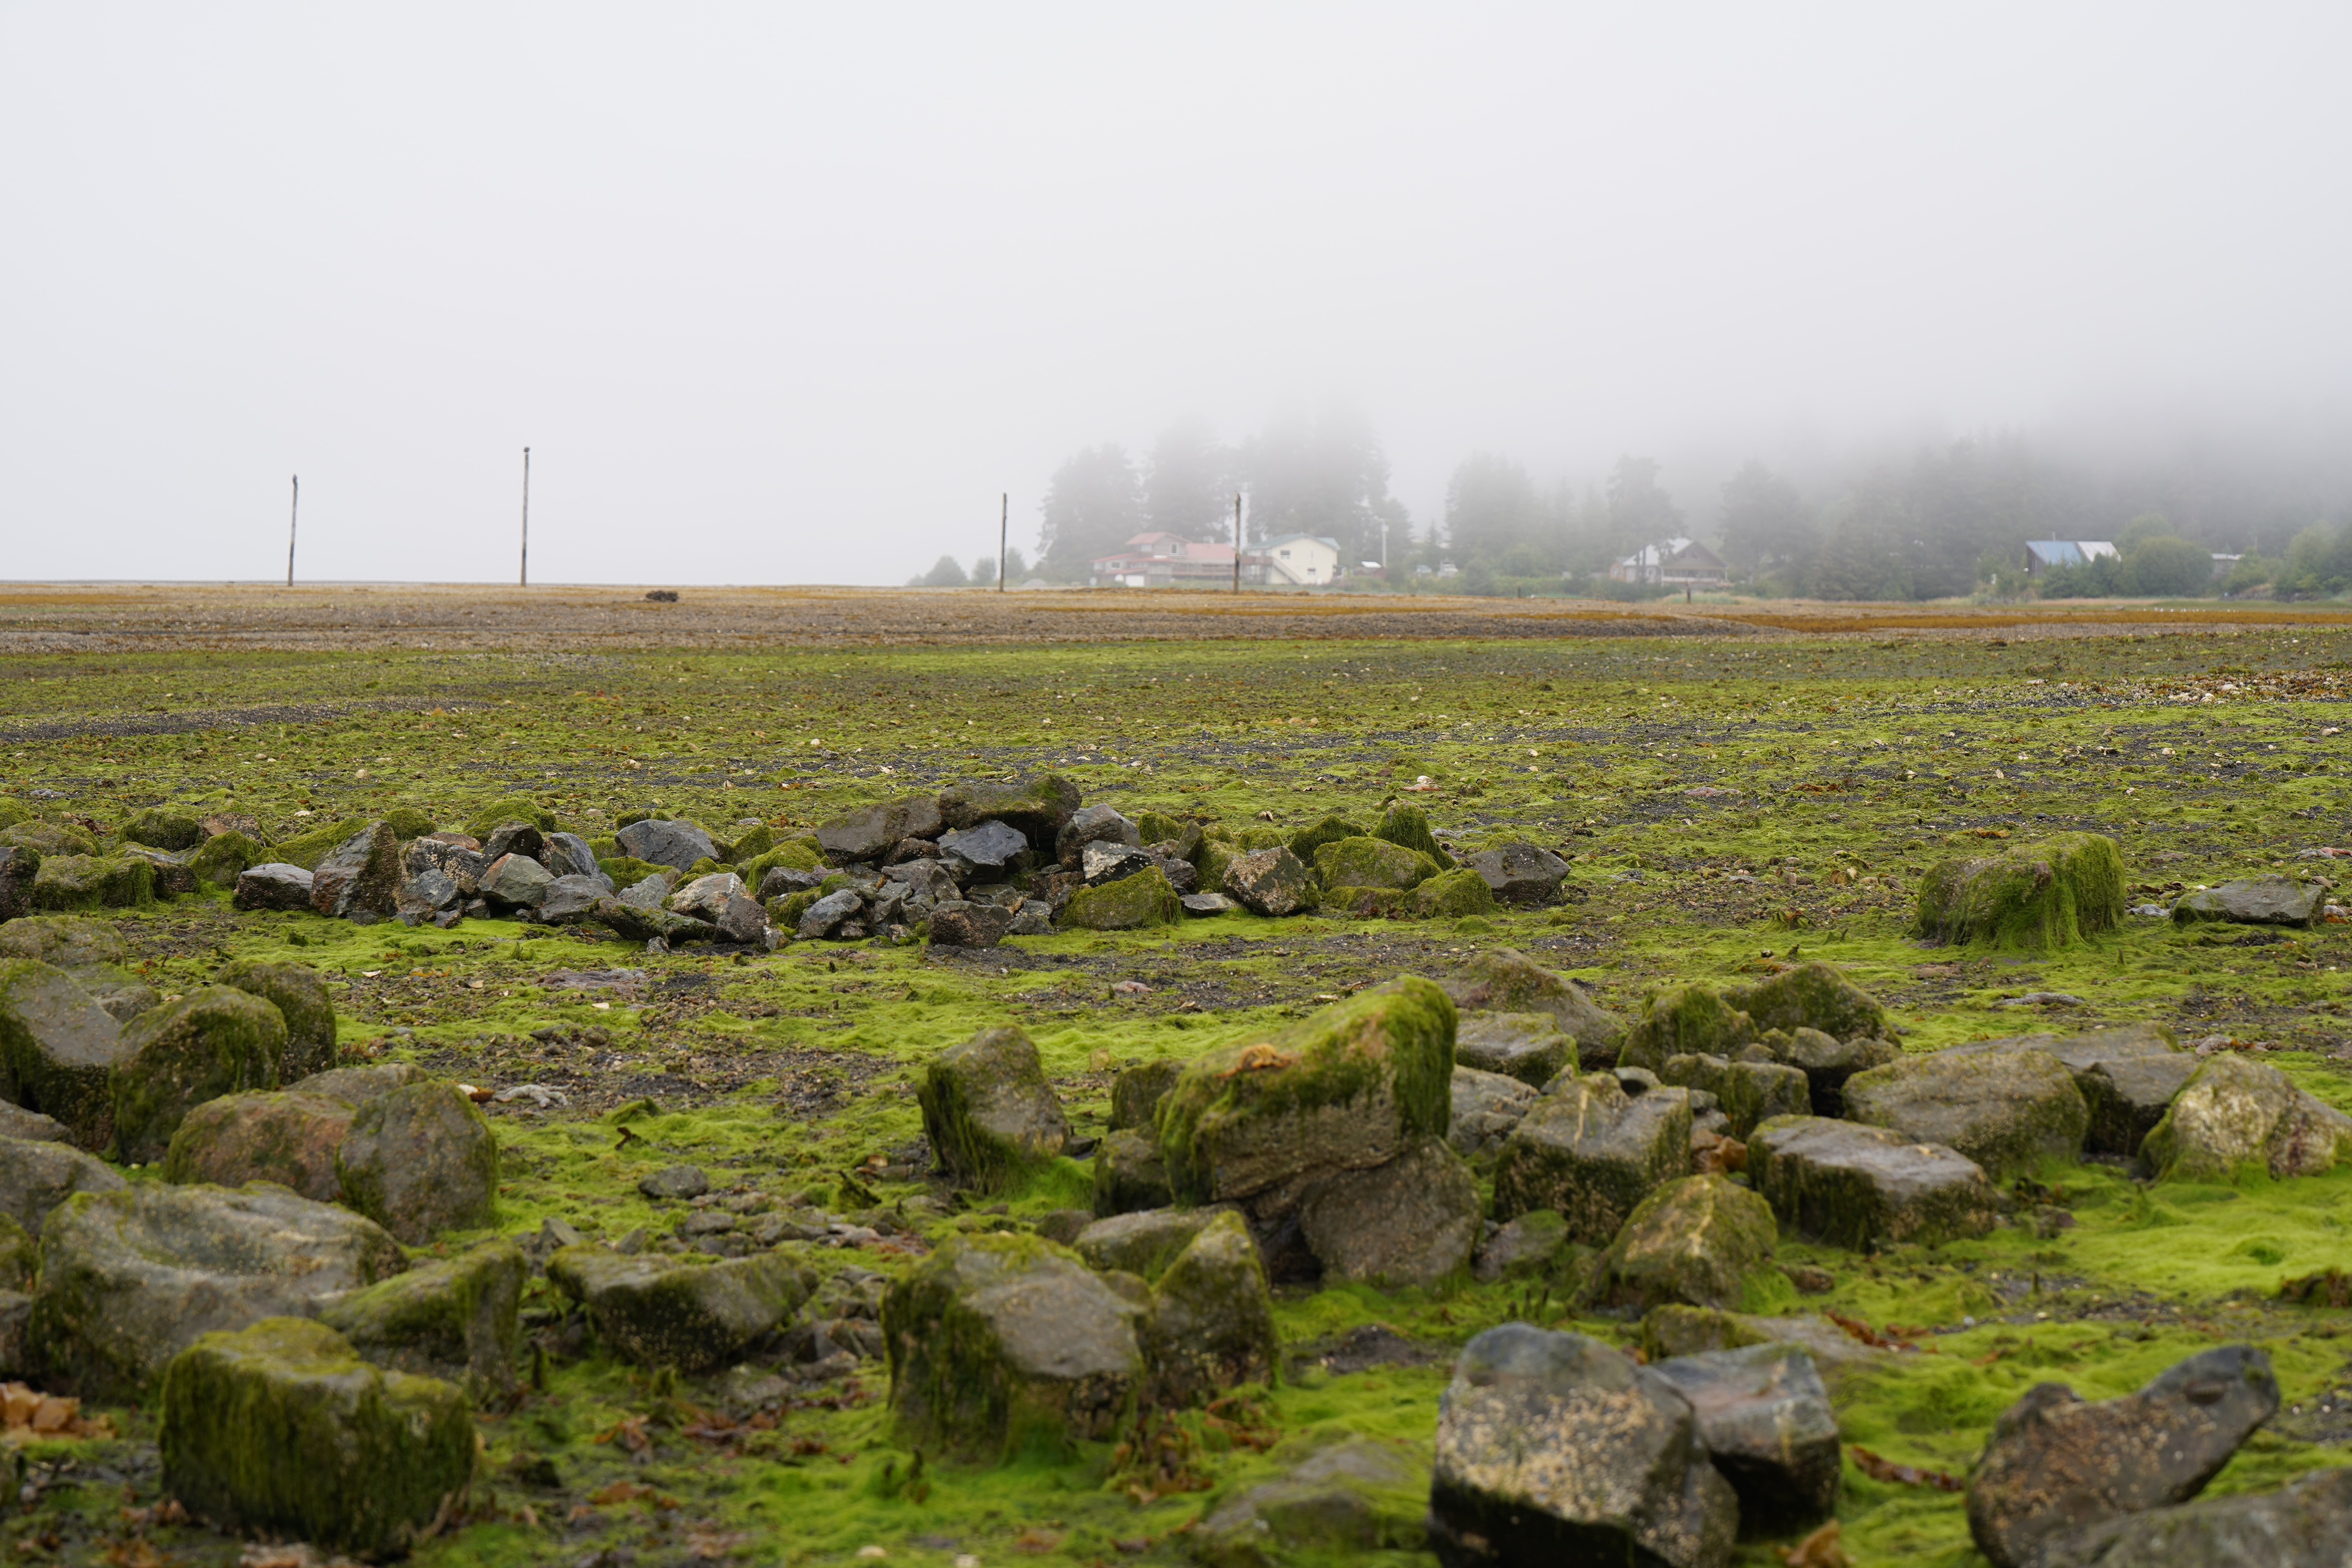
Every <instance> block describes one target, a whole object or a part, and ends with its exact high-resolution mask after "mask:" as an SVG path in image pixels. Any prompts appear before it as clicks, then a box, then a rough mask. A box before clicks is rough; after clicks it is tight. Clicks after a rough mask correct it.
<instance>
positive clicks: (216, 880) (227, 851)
mask: <svg viewBox="0 0 2352 1568" xmlns="http://www.w3.org/2000/svg"><path fill="white" fill-rule="evenodd" d="M268 859H269V849H268V846H267V845H265V844H263V843H262V842H261V841H260V840H259V839H257V838H254V837H249V836H247V835H246V834H243V833H237V832H233V831H232V832H228V833H215V834H214V835H213V836H212V837H210V838H207V839H205V841H204V842H203V843H202V844H199V845H198V846H196V849H195V853H194V854H193V855H190V856H189V857H188V869H189V870H191V871H193V872H194V873H195V876H196V880H197V881H199V882H201V883H203V884H204V885H205V887H208V888H234V887H236V879H237V878H238V876H240V875H241V874H242V873H244V872H246V871H247V870H249V869H251V868H253V867H256V866H259V865H262V864H265V863H266V862H267V861H268Z"/></svg>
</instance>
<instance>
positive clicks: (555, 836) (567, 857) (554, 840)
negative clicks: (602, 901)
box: [539, 833, 612, 892]
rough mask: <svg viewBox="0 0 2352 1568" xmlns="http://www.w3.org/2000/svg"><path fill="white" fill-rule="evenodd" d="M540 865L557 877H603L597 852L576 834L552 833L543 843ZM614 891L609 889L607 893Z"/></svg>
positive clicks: (540, 852)
mask: <svg viewBox="0 0 2352 1568" xmlns="http://www.w3.org/2000/svg"><path fill="white" fill-rule="evenodd" d="M539 863H540V864H541V865H542V866H544V867H546V868H547V869H548V871H549V873H550V874H551V875H553V876H556V877H601V876H603V875H604V872H603V871H602V870H600V869H599V868H597V865H596V851H595V850H593V849H592V848H590V847H588V841H587V840H586V839H585V838H583V837H580V835H578V834H576V833H551V834H548V835H547V836H546V837H545V838H544V839H543V840H542V841H541V846H540V851H539ZM611 890H612V889H609V888H607V889H605V891H607V892H610V891H611Z"/></svg>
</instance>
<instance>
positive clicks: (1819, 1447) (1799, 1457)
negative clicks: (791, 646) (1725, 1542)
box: [1653, 1344, 1844, 1534]
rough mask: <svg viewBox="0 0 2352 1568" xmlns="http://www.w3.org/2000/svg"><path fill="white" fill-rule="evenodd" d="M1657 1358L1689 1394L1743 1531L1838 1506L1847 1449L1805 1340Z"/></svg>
mask: <svg viewBox="0 0 2352 1568" xmlns="http://www.w3.org/2000/svg"><path fill="white" fill-rule="evenodd" d="M1653 1364H1654V1365H1655V1366H1656V1368H1657V1371H1658V1375H1659V1376H1661V1377H1663V1378H1664V1379H1665V1380H1666V1381H1667V1382H1669V1383H1671V1384H1674V1385H1675V1388H1676V1389H1677V1390H1679V1391H1680V1392H1681V1394H1682V1396H1683V1397H1684V1398H1685V1399H1687V1400H1689V1401H1690V1403H1691V1410H1692V1411H1693V1413H1694V1414H1696V1415H1697V1416H1698V1431H1699V1436H1700V1437H1701V1438H1702V1439H1703V1440H1704V1441H1705V1442H1706V1453H1707V1460H1708V1462H1709V1463H1711V1464H1712V1465H1714V1466H1715V1468H1716V1470H1717V1473H1719V1474H1720V1475H1721V1476H1722V1477H1723V1479H1725V1480H1727V1481H1729V1482H1730V1483H1731V1489H1732V1490H1734V1491H1736V1492H1738V1494H1739V1523H1740V1528H1741V1530H1742V1531H1745V1532H1748V1533H1750V1534H1762V1533H1767V1532H1769V1533H1774V1534H1780V1533H1788V1532H1791V1531H1801V1530H1809V1529H1811V1528H1812V1527H1814V1526H1816V1525H1818V1524H1819V1523H1821V1521H1823V1520H1825V1519H1827V1518H1829V1517H1830V1515H1831V1514H1832V1513H1833V1512H1835V1511H1836V1508H1837V1499H1838V1491H1839V1488H1840V1483H1841V1482H1842V1481H1843V1470H1844V1462H1843V1461H1844V1448H1843V1445H1842V1444H1841V1443H1840V1442H1839V1439H1838V1424H1837V1413H1836V1411H1835V1410H1834V1409H1832V1406H1831V1405H1830V1396H1829V1390H1828V1389H1826V1388H1825V1387H1823V1386H1822V1377H1821V1373H1819V1372H1818V1371H1816V1370H1815V1368H1814V1366H1813V1359H1812V1357H1811V1356H1810V1355H1808V1354H1807V1353H1806V1352H1804V1350H1803V1349H1801V1347H1799V1346H1796V1345H1790V1344H1766V1345H1751V1346H1747V1347H1744V1348H1741V1349H1738V1350H1719V1351H1707V1352H1702V1353H1700V1354H1697V1355H1687V1356H1675V1357H1669V1358H1667V1359H1665V1360H1664V1361H1661V1362H1656V1363H1653Z"/></svg>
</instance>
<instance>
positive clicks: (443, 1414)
mask: <svg viewBox="0 0 2352 1568" xmlns="http://www.w3.org/2000/svg"><path fill="white" fill-rule="evenodd" d="M156 1437H157V1442H158V1444H159V1446H160V1447H161V1448H162V1451H163V1485H164V1487H165V1489H167V1490H168V1491H169V1492H170V1493H171V1495H172V1496H173V1497H174V1498H176V1499H177V1500H179V1501H180V1503H181V1504H182V1506H184V1507H185V1508H186V1509H187V1510H189V1511H190V1512H192V1513H194V1514H196V1515H197V1516H199V1517H200V1518H204V1519H207V1520H210V1521H213V1522H215V1523H216V1524H219V1525H221V1526H222V1527H223V1528H225V1529H228V1530H232V1531H240V1532H252V1531H260V1532H265V1533H268V1534H274V1535H292V1536H296V1537H299V1538H301V1539H304V1540H309V1541H314V1542H319V1543H320V1544H321V1545H326V1546H330V1547H341V1548H346V1549H349V1550H351V1551H354V1552H362V1553H365V1554H368V1555H371V1556H376V1555H381V1556H399V1555H402V1554H404V1553H405V1552H407V1550H408V1549H409V1547H410V1546H411V1545H413V1544H414V1543H415V1542H417V1541H419V1540H421V1539H422V1538H423V1537H424V1536H425V1535H426V1534H427V1533H429V1532H430V1531H432V1530H433V1529H434V1528H436V1526H437V1524H438V1523H439V1522H440V1521H442V1520H443V1519H445V1518H446V1514H447V1512H448V1510H450V1509H451V1508H452V1507H453V1506H454V1505H455V1503H456V1502H457V1500H458V1499H459V1498H461V1497H462V1496H463V1495H464V1493H465V1491H466V1489H467V1485H468V1484H469V1483H470V1482H471V1481H472V1479H473V1474H474V1423H473V1419H472V1415H471V1412H469V1411H468V1410H467V1407H466V1396H465V1394H463V1393H462V1392H461V1391H459V1390H458V1389H457V1388H456V1387H454V1386H452V1385H451V1384H446V1383H443V1382H441V1381H440V1380H439V1379H437V1378H427V1377H412V1376H409V1375H408V1374H406V1373H397V1372H393V1373H387V1372H384V1371H382V1370H381V1369H379V1368H377V1367H373V1366H371V1365H369V1364H368V1363H366V1362H364V1361H362V1360H361V1359H360V1358H359V1356H358V1355H357V1354H356V1353H355V1352H353V1350H352V1346H351V1345H350V1343H349V1342H346V1341H345V1340H344V1339H343V1337H342V1336H341V1334H338V1333H336V1332H335V1331H334V1330H332V1329H331V1328H328V1327H327V1326H325V1325H324V1324H322V1323H315V1322H309V1321H304V1320H301V1319H299V1318H271V1319H268V1320H265V1321H261V1322H258V1323H255V1324H253V1325H251V1326H250V1327H248V1328H245V1329H242V1330H240V1331H236V1332H234V1333H215V1334H206V1335H205V1336H204V1337H203V1338H202V1339H199V1340H198V1341H197V1342H195V1343H194V1344H192V1345H190V1346H189V1347H188V1348H187V1349H186V1350H184V1351H183V1352H180V1354H179V1355H178V1356H176V1357H174V1358H173V1362H172V1364H171V1366H170V1368H169V1369H168V1370H167V1371H166V1372H165V1373H164V1375H163V1424H162V1426H161V1427H160V1428H159V1429H158V1431H157V1433H156Z"/></svg>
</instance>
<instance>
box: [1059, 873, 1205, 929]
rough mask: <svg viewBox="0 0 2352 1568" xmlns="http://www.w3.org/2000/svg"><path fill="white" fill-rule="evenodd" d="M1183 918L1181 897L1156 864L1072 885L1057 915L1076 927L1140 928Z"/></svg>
mask: <svg viewBox="0 0 2352 1568" xmlns="http://www.w3.org/2000/svg"><path fill="white" fill-rule="evenodd" d="M1183 919H1184V901H1183V900H1182V898H1181V896H1179V895H1178V893H1177V891H1176V889H1175V885H1174V884H1173V883H1171V882H1170V881H1169V880H1168V874H1167V873H1166V872H1164V871H1162V870H1160V868H1159V867H1157V866H1154V867H1152V868H1150V869H1148V870H1143V871H1139V872H1137V873H1136V874H1135V875H1134V876H1132V877H1122V878H1120V879H1118V881H1116V882H1105V883H1103V884H1102V885H1101V886H1100V887H1095V888H1078V889H1073V890H1072V892H1071V894H1070V901H1069V902H1068V903H1066V904H1065V905H1063V906H1062V912H1061V915H1060V916H1059V920H1060V923H1061V924H1062V925H1064V926H1066V927H1068V928H1070V929H1072V930H1075V931H1141V930H1144V929H1145V928H1147V927H1150V926H1167V925H1176V924H1179V923H1180V922H1181V921H1182V920H1183Z"/></svg>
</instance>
